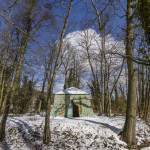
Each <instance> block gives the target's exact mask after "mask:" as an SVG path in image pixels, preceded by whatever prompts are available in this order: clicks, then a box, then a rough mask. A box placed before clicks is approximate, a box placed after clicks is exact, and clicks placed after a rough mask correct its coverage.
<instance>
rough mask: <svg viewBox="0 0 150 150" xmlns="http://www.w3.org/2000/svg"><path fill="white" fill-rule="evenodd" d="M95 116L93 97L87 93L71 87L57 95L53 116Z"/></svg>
mask: <svg viewBox="0 0 150 150" xmlns="http://www.w3.org/2000/svg"><path fill="white" fill-rule="evenodd" d="M93 115H94V113H93V109H92V105H91V96H90V94H88V93H87V92H85V91H83V90H81V89H78V88H75V87H70V88H67V89H65V90H63V91H59V92H57V93H55V95H54V104H53V106H52V116H64V117H83V116H93Z"/></svg>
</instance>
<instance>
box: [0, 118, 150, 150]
mask: <svg viewBox="0 0 150 150" xmlns="http://www.w3.org/2000/svg"><path fill="white" fill-rule="evenodd" d="M123 124H124V117H121V116H120V117H111V118H108V117H105V116H101V117H94V118H89V117H84V118H73V119H69V118H61V117H56V118H52V119H51V130H52V139H51V140H52V142H51V143H50V145H49V146H46V145H43V144H42V133H43V126H44V117H42V116H39V115H35V116H27V115H26V116H23V117H10V118H9V119H8V122H7V138H6V140H5V141H4V142H3V143H1V144H0V149H2V150H125V149H127V147H126V143H124V142H122V141H121V140H120V139H119V136H118V133H119V132H120V131H121V129H122V127H123ZM136 129H137V141H138V145H140V144H142V143H144V142H145V141H147V142H148V141H150V128H149V127H148V125H146V124H145V123H144V122H143V121H142V120H140V119H137V128H136ZM145 150H150V147H147V149H145Z"/></svg>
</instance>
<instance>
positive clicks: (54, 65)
mask: <svg viewBox="0 0 150 150" xmlns="http://www.w3.org/2000/svg"><path fill="white" fill-rule="evenodd" d="M72 4H73V0H70V1H69V5H68V9H67V12H66V16H65V18H64V24H63V27H62V31H61V33H60V37H59V41H58V45H57V47H56V49H55V50H52V51H51V60H50V61H51V63H50V68H49V74H48V89H47V98H46V101H47V102H46V116H45V126H44V134H43V142H44V143H45V144H49V142H50V140H51V135H50V111H51V100H52V92H53V86H54V81H55V77H56V72H57V71H58V68H59V66H60V63H59V61H60V57H61V54H62V48H63V38H64V35H65V32H66V29H67V23H68V18H69V15H70V12H71V8H72Z"/></svg>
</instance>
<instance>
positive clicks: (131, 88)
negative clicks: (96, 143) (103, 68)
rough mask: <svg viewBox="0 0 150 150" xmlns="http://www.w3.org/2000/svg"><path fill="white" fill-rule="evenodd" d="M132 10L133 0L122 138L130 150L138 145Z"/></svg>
mask: <svg viewBox="0 0 150 150" xmlns="http://www.w3.org/2000/svg"><path fill="white" fill-rule="evenodd" d="M132 17H133V16H132V9H131V0H128V1H127V36H126V56H127V68H128V95H127V110H126V120H125V124H124V129H123V133H122V138H123V140H124V141H125V142H127V144H128V146H129V147H130V148H132V147H135V145H136V133H135V132H136V131H135V127H136V107H137V105H136V74H135V69H134V64H133V61H132V57H133V31H132Z"/></svg>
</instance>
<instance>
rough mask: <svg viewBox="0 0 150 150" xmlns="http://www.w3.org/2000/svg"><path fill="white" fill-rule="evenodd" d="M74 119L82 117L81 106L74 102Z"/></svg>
mask: <svg viewBox="0 0 150 150" xmlns="http://www.w3.org/2000/svg"><path fill="white" fill-rule="evenodd" d="M72 107H73V117H80V112H79V106H78V105H77V104H75V103H74V102H73V101H72Z"/></svg>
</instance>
